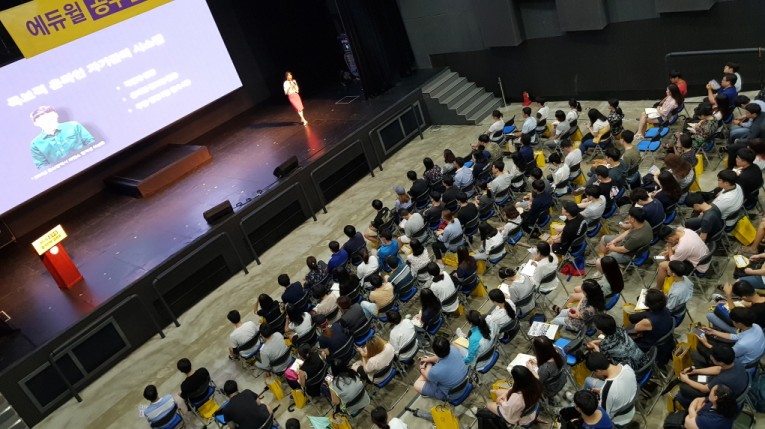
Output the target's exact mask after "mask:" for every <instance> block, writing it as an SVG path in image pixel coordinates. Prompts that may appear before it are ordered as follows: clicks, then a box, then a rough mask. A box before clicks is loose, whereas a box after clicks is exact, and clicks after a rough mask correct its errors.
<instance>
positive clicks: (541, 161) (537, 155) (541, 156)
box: [534, 150, 547, 168]
mask: <svg viewBox="0 0 765 429" xmlns="http://www.w3.org/2000/svg"><path fill="white" fill-rule="evenodd" d="M534 159H535V160H536V162H537V167H539V168H545V166H546V165H547V164H545V153H544V152H542V151H541V150H535V151H534Z"/></svg>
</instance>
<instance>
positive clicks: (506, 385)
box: [490, 380, 513, 402]
mask: <svg viewBox="0 0 765 429" xmlns="http://www.w3.org/2000/svg"><path fill="white" fill-rule="evenodd" d="M512 387H513V383H511V382H510V380H497V381H495V382H494V383H493V384H492V385H491V391H490V393H491V400H492V401H494V402H497V393H496V392H494V391H495V390H510V389H511V388H512Z"/></svg>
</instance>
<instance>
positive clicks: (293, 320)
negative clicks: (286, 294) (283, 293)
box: [284, 304, 314, 338]
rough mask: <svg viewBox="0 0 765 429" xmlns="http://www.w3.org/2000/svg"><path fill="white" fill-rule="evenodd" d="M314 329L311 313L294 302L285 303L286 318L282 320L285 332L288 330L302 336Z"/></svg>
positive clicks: (299, 336)
mask: <svg viewBox="0 0 765 429" xmlns="http://www.w3.org/2000/svg"><path fill="white" fill-rule="evenodd" d="M311 329H314V326H313V322H312V321H311V315H310V314H308V313H306V312H304V311H303V309H302V308H298V307H296V306H295V305H294V304H287V320H285V321H284V330H285V332H287V331H289V332H292V333H294V334H295V335H297V336H298V338H303V337H305V336H306V335H308V334H309V333H310V332H311Z"/></svg>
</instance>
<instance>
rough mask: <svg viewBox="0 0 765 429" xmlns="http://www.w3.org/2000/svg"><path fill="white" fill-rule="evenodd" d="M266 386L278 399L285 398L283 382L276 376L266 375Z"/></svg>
mask: <svg viewBox="0 0 765 429" xmlns="http://www.w3.org/2000/svg"><path fill="white" fill-rule="evenodd" d="M266 386H268V390H270V391H271V393H273V394H274V397H275V398H276V400H277V401H281V400H282V398H284V390H282V382H281V381H280V380H279V379H277V378H274V377H266Z"/></svg>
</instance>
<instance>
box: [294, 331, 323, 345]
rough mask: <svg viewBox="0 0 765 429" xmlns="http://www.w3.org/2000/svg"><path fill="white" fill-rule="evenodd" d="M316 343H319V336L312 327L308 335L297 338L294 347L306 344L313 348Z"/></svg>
mask: <svg viewBox="0 0 765 429" xmlns="http://www.w3.org/2000/svg"><path fill="white" fill-rule="evenodd" d="M317 341H319V334H318V332H317V331H316V327H315V326H314V327H312V328H311V330H310V331H308V333H306V334H305V335H303V336H302V337H298V338H297V339H296V340H295V344H294V347H298V346H300V345H301V344H308V345H309V346H311V347H313V346H314V345H315V344H316V342H317Z"/></svg>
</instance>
